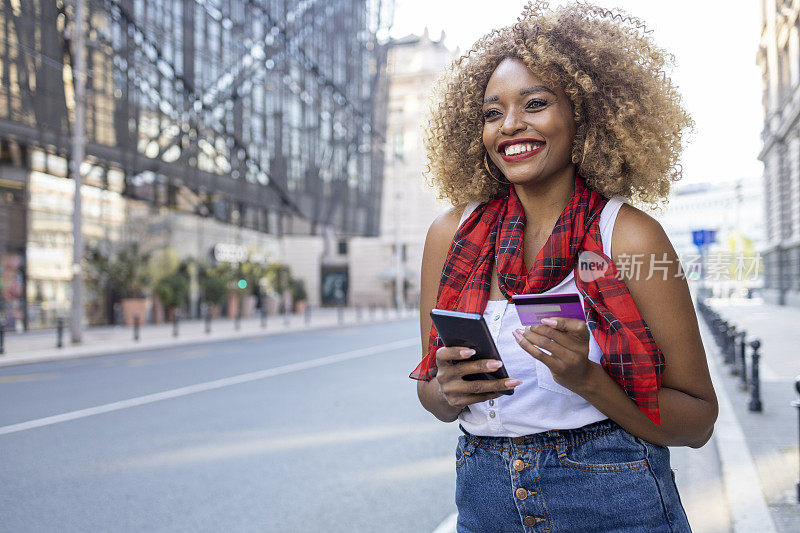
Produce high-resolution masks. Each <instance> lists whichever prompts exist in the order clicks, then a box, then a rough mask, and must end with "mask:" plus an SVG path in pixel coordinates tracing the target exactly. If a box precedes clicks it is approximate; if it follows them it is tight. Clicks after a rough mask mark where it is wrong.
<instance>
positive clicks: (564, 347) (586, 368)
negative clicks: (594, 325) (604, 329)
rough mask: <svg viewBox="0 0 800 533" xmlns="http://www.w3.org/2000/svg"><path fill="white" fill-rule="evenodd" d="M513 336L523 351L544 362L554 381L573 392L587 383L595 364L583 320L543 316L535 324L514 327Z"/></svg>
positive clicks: (587, 331)
mask: <svg viewBox="0 0 800 533" xmlns="http://www.w3.org/2000/svg"><path fill="white" fill-rule="evenodd" d="M514 337H515V338H516V339H517V342H518V343H519V345H520V346H521V347H522V349H523V350H525V351H526V352H528V353H529V354H531V355H532V356H533V357H535V358H536V359H538V360H539V361H541V362H542V363H544V364H545V365H547V368H549V369H550V372H551V373H552V374H553V379H554V380H555V382H556V383H558V384H559V385H561V386H562V387H566V388H568V389H569V390H571V391H573V392H576V393H577V392H578V391H579V390H580V389H581V388H582V387H585V386H586V384H587V381H588V379H589V375H590V372H591V369H592V368H591V367H592V364H594V363H593V362H592V361H590V360H589V328H588V326H587V325H586V322H584V321H582V320H578V319H576V318H545V319H543V320H542V324H540V325H538V326H531V327H525V328H522V329H518V330H516V331H515V332H514ZM541 348H544V349H545V350H547V351H548V352H550V353H551V355H548V354H547V353H546V352H543V351H542V350H541Z"/></svg>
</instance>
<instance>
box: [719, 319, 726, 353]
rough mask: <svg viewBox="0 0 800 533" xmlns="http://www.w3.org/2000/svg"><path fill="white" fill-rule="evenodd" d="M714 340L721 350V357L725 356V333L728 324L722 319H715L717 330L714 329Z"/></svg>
mask: <svg viewBox="0 0 800 533" xmlns="http://www.w3.org/2000/svg"><path fill="white" fill-rule="evenodd" d="M716 333H717V334H716V340H717V346H719V348H720V350H722V355H723V358H724V356H725V335H727V333H728V325H727V324H726V323H725V321H724V320H722V319H720V320H718V321H717V330H716Z"/></svg>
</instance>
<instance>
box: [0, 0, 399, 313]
mask: <svg viewBox="0 0 800 533" xmlns="http://www.w3.org/2000/svg"><path fill="white" fill-rule="evenodd" d="M86 5H87V17H86V21H85V26H84V30H85V35H86V41H87V53H86V71H87V86H86V89H87V98H86V159H85V161H84V164H83V166H82V168H81V171H82V174H83V175H84V180H85V185H86V187H90V188H91V189H92V190H91V191H90V192H88V193H87V194H86V195H84V198H85V203H86V207H85V209H88V211H90V212H87V213H85V215H86V216H87V217H88V218H87V220H86V223H85V229H84V232H85V233H86V234H87V242H89V243H91V242H92V241H93V240H102V239H113V238H115V237H114V235H116V234H118V233H119V231H121V230H120V228H121V226H122V225H123V224H124V220H121V219H120V217H119V216H118V215H119V212H120V211H119V210H120V209H123V210H124V208H123V207H120V206H122V205H123V204H124V201H128V200H140V201H142V202H146V203H147V204H148V205H150V206H153V207H154V208H165V207H166V208H169V209H171V210H177V211H181V212H186V213H193V214H196V215H198V216H200V217H208V218H213V219H216V220H217V221H220V222H223V223H227V224H232V225H236V226H240V227H243V228H248V229H251V230H256V231H259V232H263V233H267V234H272V235H276V236H283V235H318V234H322V233H323V232H325V231H330V230H333V231H334V232H335V233H336V234H338V235H341V236H372V235H377V234H378V231H379V221H380V198H381V186H382V168H383V153H382V144H383V139H382V134H381V129H382V121H383V119H382V118H381V116H382V113H383V107H382V105H383V104H382V100H383V99H384V98H383V97H382V96H380V95H381V89H380V85H381V83H382V80H381V76H380V73H381V72H382V70H383V69H382V68H381V64H382V61H383V58H382V54H383V51H382V47H381V46H379V45H378V43H377V40H376V32H377V31H378V30H379V28H380V25H381V22H380V21H381V18H380V15H381V13H380V10H381V2H375V1H372V0H330V1H324V2H322V1H315V0H86ZM74 16H75V13H74V6H73V2H65V1H63V0H6V1H4V2H3V3H2V4H1V7H0V140H1V142H2V145H1V146H0V148H2V149H1V150H0V209H1V210H2V211H3V216H0V230H2V234H1V235H0V261H2V267H1V268H2V271H0V279H2V280H3V281H2V284H3V285H2V295H3V300H2V302H4V303H3V305H4V307H3V308H2V309H0V314H3V313H5V314H6V315H9V314H13V316H14V317H16V318H17V319H20V320H24V319H25V317H26V315H29V314H30V313H29V312H20V310H19V309H18V308H20V307H25V306H27V305H32V304H33V303H36V302H47V301H50V300H54V299H55V300H62V299H63V298H62V296H63V293H64V291H65V290H67V289H66V285H64V283H68V280H64V279H61V278H62V277H63V275H62V274H57V273H53V272H51V273H49V274H47V275H45V274H43V273H42V272H43V270H46V268H45V266H42V267H41V268H39V267H36V268H39V274H36V276H39V278H41V279H39V280H38V281H39V282H41V283H38V282H37V283H33V281H34V280H33V279H32V278H31V279H28V278H30V277H31V274H33V273H34V272H32V271H31V269H30V266H29V265H30V264H31V262H32V260H33V259H34V257H39V258H40V259H42V264H43V265H44V264H45V263H47V261H45V260H44V258H48V257H49V259H48V261H51V262H53V261H55V262H58V261H63V262H64V264H66V265H69V263H70V262H71V249H69V247H70V246H71V237H70V232H71V220H70V219H69V213H71V210H70V207H69V206H68V204H67V202H68V201H71V195H70V194H69V193H68V191H66V190H62V189H64V187H63V186H62V185H59V184H58V180H61V181H62V182H63V181H64V180H65V178H66V176H68V172H67V168H66V166H67V163H66V162H67V160H68V155H69V153H70V135H71V124H72V115H73V112H74V108H75V98H74V83H73V72H72V68H71V65H72V63H73V61H72V53H73V51H74V46H73V43H72V34H73V33H74V29H73V28H74ZM52 180H56V181H52ZM95 190H96V191H97V192H93V191H95ZM59 196H61V198H60V199H58V197H59ZM54 198H55V200H54ZM120 202H122V203H120ZM12 210H17V211H19V213H20V214H21V219H22V220H23V221H27V223H23V224H22V225H21V226H20V225H19V224H17V225H16V226H15V227H14V230H13V231H12V230H11V229H10V226H9V224H10V222H9V221H10V220H16V219H17V218H19V217H15V216H13V215H11V212H12ZM62 211H63V212H62ZM48 247H49V248H55V249H58V250H61V249H63V252H64V253H65V254H68V255H67V256H64V257H62V256H60V255H59V253H48V251H47V249H48ZM26 250H27V251H26ZM51 251H52V250H51ZM31 253H33V255H31ZM37 254H38V255H37ZM56 257H59V258H60V259H58V260H57V259H56ZM34 270H35V269H34ZM56 270H59V269H57V268H56ZM59 272H60V270H59ZM48 277H49V279H45V278H48ZM50 282H53V283H54V285H53V286H52V287H49V286H48V283H50ZM59 284H60V285H59ZM21 286H27V289H25V290H24V292H26V293H27V302H23V301H21V298H22V299H24V298H23V297H22V296H20V293H21V291H22V289H20V287H21ZM59 295H62V296H59ZM37 305H38V304H37ZM3 309H5V311H3ZM12 309H14V312H13V313H10V312H9V311H10V310H12Z"/></svg>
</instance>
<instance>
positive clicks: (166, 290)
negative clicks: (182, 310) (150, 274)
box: [154, 270, 189, 309]
mask: <svg viewBox="0 0 800 533" xmlns="http://www.w3.org/2000/svg"><path fill="white" fill-rule="evenodd" d="M154 290H155V293H156V295H158V298H159V299H160V300H161V303H163V304H164V308H166V309H175V308H177V307H180V306H181V305H183V302H184V301H185V300H186V294H187V292H188V291H189V277H188V276H187V275H186V273H185V272H182V271H180V270H176V271H174V272H172V273H171V274H167V275H166V276H164V277H162V278H161V279H160V280H158V283H156V286H155V289H154Z"/></svg>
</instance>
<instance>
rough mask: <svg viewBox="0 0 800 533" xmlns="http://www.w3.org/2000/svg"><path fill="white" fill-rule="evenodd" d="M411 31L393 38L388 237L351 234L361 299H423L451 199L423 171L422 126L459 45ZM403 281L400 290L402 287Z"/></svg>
mask: <svg viewBox="0 0 800 533" xmlns="http://www.w3.org/2000/svg"><path fill="white" fill-rule="evenodd" d="M444 37H445V36H444V33H442V34H441V35H440V36H439V38H438V40H437V39H431V37H430V35H429V34H428V31H427V30H425V32H424V33H423V35H421V36H419V35H409V36H407V37H404V38H401V39H395V40H392V41H390V42H389V43H388V44H387V59H386V69H387V70H386V79H387V89H388V93H387V98H388V101H387V104H386V107H387V117H386V144H385V149H384V150H385V159H384V162H385V163H384V168H383V194H382V202H381V223H380V226H381V230H380V237H379V238H377V239H374V238H356V239H352V240H351V241H350V244H351V251H350V253H351V257H352V258H353V259H352V260H351V262H350V271H351V279H352V284H351V289H352V291H353V293H352V294H353V299H354V302H355V303H358V304H365V305H367V304H384V303H389V304H390V305H398V306H411V307H414V306H417V304H418V302H419V292H420V287H419V275H420V268H421V265H422V250H423V247H424V245H425V235H426V234H427V231H428V227H429V226H430V224H431V222H433V220H434V218H436V217H437V216H438V215H439V214H440V213H441V212H442V211H443V210H445V209H446V208H447V207H448V205H446V204H445V203H444V202H443V201H441V200H438V199H437V198H436V194H435V192H434V190H433V189H431V188H430V187H429V186H428V185H427V183H426V180H425V178H424V176H423V171H424V169H425V161H426V157H425V152H424V148H423V146H422V126H423V121H424V119H425V110H426V107H427V105H428V98H429V95H430V90H431V88H432V85H433V82H434V81H435V80H436V78H438V77H439V75H440V74H441V73H442V71H443V70H444V69H445V67H446V66H447V65H448V64H449V63H450V62H452V61H453V59H454V58H455V56H456V54H457V52H454V51H452V50H450V49H449V48H447V46H445V44H444ZM398 289H399V290H398Z"/></svg>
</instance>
